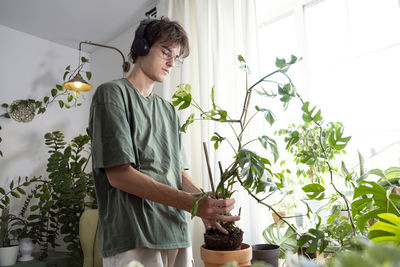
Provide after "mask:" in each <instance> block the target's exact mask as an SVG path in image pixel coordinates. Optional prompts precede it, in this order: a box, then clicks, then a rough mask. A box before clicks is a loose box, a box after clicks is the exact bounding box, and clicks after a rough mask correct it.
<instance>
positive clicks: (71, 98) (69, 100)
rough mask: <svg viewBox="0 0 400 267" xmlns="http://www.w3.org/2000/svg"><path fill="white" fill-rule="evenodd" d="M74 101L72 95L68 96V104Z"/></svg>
mask: <svg viewBox="0 0 400 267" xmlns="http://www.w3.org/2000/svg"><path fill="white" fill-rule="evenodd" d="M73 99H74V97H73V95H71V94H68V102H71V101H72V100H73Z"/></svg>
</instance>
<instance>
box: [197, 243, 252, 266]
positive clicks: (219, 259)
mask: <svg viewBox="0 0 400 267" xmlns="http://www.w3.org/2000/svg"><path fill="white" fill-rule="evenodd" d="M251 250H252V249H251V246H249V245H248V244H245V243H242V244H241V246H240V249H238V250H228V251H222V250H210V249H206V248H204V245H203V246H201V248H200V256H201V259H202V260H203V262H204V267H220V266H223V265H224V264H227V263H228V262H231V261H236V262H237V263H238V266H239V267H245V266H250V260H251V257H252V251H251Z"/></svg>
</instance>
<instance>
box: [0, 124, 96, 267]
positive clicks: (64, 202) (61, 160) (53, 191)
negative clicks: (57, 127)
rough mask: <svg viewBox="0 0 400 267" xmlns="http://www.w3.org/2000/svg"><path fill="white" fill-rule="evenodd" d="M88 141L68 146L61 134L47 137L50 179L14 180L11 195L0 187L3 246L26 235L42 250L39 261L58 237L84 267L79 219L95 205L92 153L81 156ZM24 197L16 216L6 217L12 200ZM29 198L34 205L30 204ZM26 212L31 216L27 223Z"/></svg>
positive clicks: (85, 138)
mask: <svg viewBox="0 0 400 267" xmlns="http://www.w3.org/2000/svg"><path fill="white" fill-rule="evenodd" d="M89 140H90V138H89V137H88V136H87V135H79V136H77V137H75V138H73V139H72V141H71V143H70V144H68V145H67V144H66V142H65V141H64V135H63V134H62V133H61V132H58V131H55V132H51V133H47V134H46V135H45V143H46V145H47V146H48V147H49V154H50V157H49V159H48V164H47V172H48V177H47V178H42V177H38V178H37V177H33V178H31V179H29V178H28V177H26V178H25V179H21V178H18V180H17V181H15V182H14V181H12V182H11V183H10V185H9V191H6V190H5V189H3V188H0V208H1V210H2V220H1V224H0V242H1V243H3V244H8V243H9V241H10V239H12V238H14V239H18V237H22V236H24V237H29V238H31V239H32V240H33V242H34V243H36V244H38V245H39V246H40V247H41V251H42V253H41V255H40V257H39V258H40V259H42V258H45V257H46V256H47V252H48V249H49V247H50V246H51V247H53V248H54V247H56V246H58V244H57V238H58V236H60V235H62V237H63V241H64V242H65V243H66V244H67V249H68V251H69V252H70V254H71V257H72V259H73V262H71V265H73V266H75V265H76V266H79V265H81V264H82V262H83V256H82V250H81V247H80V242H79V220H80V216H81V214H82V212H83V211H84V209H85V208H86V207H90V208H96V207H97V203H96V195H95V191H94V184H93V183H94V181H93V178H92V174H91V173H88V172H86V167H87V164H88V161H89V157H90V153H89V157H85V156H84V155H83V153H84V152H85V149H86V148H88V146H89V145H88V144H89ZM86 152H88V151H86ZM33 184H35V186H34V187H33V188H31V192H30V193H29V194H27V193H26V189H24V188H28V187H29V186H30V185H33ZM22 195H27V196H26V200H25V202H24V205H23V208H22V210H21V212H20V213H19V214H18V215H13V214H10V213H8V212H7V210H8V209H7V207H8V205H9V204H10V201H11V197H14V198H20V197H21V196H22ZM33 198H34V199H36V200H37V201H35V202H34V203H31V202H32V199H33ZM28 209H29V210H30V214H29V215H28V217H27V218H26V219H25V212H26V210H28Z"/></svg>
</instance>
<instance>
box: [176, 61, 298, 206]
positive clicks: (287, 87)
mask: <svg viewBox="0 0 400 267" xmlns="http://www.w3.org/2000/svg"><path fill="white" fill-rule="evenodd" d="M298 60H299V59H298V58H297V57H295V56H291V59H290V61H288V62H287V61H286V60H285V59H277V61H276V66H277V69H276V70H275V71H273V72H271V73H270V74H268V75H266V76H264V77H263V78H261V79H260V80H259V81H258V82H256V83H255V84H253V85H252V86H250V87H247V84H246V88H245V92H246V95H245V97H244V99H243V109H242V115H241V116H240V118H234V119H232V118H231V117H230V116H229V114H228V112H227V111H226V110H225V109H223V108H221V107H219V106H218V104H217V103H216V101H215V99H214V90H215V88H214V87H212V88H211V109H209V110H207V109H203V108H202V107H201V106H200V105H199V104H198V103H197V102H196V101H195V99H193V97H192V95H191V87H190V85H188V84H181V85H178V88H177V90H176V92H175V93H174V95H173V96H172V99H173V100H172V104H173V105H174V106H175V107H177V108H178V109H179V110H182V109H186V108H189V107H192V108H194V109H195V110H196V111H197V112H198V115H196V114H195V113H192V114H191V115H190V116H189V117H188V119H187V120H186V122H185V123H184V124H183V125H182V127H181V131H183V132H186V130H187V128H188V126H189V125H190V124H191V123H193V122H194V121H195V120H210V121H215V122H222V123H226V124H229V125H228V126H229V127H230V129H231V130H232V131H233V134H234V136H235V137H236V138H235V139H233V140H228V138H227V137H225V136H222V135H220V134H219V133H218V132H215V133H214V134H213V136H212V137H211V141H212V142H214V148H215V149H218V148H219V146H220V144H221V143H222V142H227V143H228V144H229V145H230V147H231V148H232V150H233V151H234V158H233V162H232V164H230V165H229V167H228V168H227V169H225V170H221V179H220V182H219V183H218V186H217V189H216V191H217V193H219V195H220V196H221V197H222V198H229V197H231V195H232V194H233V192H232V190H230V189H229V188H231V186H232V185H233V184H235V183H236V182H239V183H240V184H241V186H242V188H243V189H245V190H246V191H248V192H249V194H250V195H251V196H252V197H253V198H255V199H256V200H257V201H258V202H260V203H261V202H262V201H261V200H260V199H258V198H257V196H256V194H258V193H264V192H266V191H267V188H268V190H269V192H271V191H276V190H278V189H279V188H282V187H283V179H284V177H283V175H282V174H281V173H273V172H272V170H271V162H270V160H269V159H267V158H266V157H262V156H260V155H258V154H257V153H255V152H254V151H252V150H250V149H248V148H247V145H248V144H250V143H252V142H254V141H257V140H258V141H259V145H260V146H262V147H263V148H264V149H265V150H266V151H267V153H268V154H270V155H271V156H272V157H273V158H274V162H276V161H277V160H278V158H279V151H278V147H277V144H276V142H275V140H274V139H273V138H272V137H270V136H267V135H261V136H259V137H258V138H255V139H254V140H249V141H247V142H245V141H242V139H243V136H244V132H245V130H246V129H247V128H248V127H249V124H250V122H251V121H252V119H253V118H254V117H255V116H256V115H258V114H263V115H264V118H265V120H266V123H268V124H269V125H270V126H272V125H273V123H274V122H275V120H276V118H275V115H274V114H273V112H272V111H271V110H270V109H268V107H258V106H257V107H256V109H255V110H251V111H250V110H249V100H250V96H251V94H252V91H253V90H254V91H256V92H257V93H258V94H259V95H260V96H263V97H275V96H279V97H280V100H281V102H282V103H283V106H284V107H285V108H286V107H287V106H288V104H289V102H290V100H291V99H293V98H294V97H297V93H296V90H295V87H294V85H293V83H292V82H291V80H290V78H289V76H288V75H287V74H286V72H287V71H288V70H289V68H290V66H291V65H292V64H295V63H296V62H298ZM238 61H239V68H240V69H242V70H243V71H244V72H245V73H246V75H248V74H250V68H249V67H248V65H247V62H246V61H245V60H244V58H243V57H242V56H240V55H239V56H238ZM273 75H282V76H284V77H285V78H286V80H287V82H286V84H281V83H279V82H275V84H276V92H271V93H268V92H267V91H266V90H265V89H264V88H261V89H257V88H258V86H259V85H260V84H261V83H262V82H264V81H268V82H271V80H270V79H269V77H271V76H273ZM246 78H247V76H246ZM249 112H251V113H253V114H249V116H248V117H247V115H248V113H249ZM247 119H248V120H247ZM234 123H237V125H240V128H239V126H238V127H235V126H234V125H233V124H234ZM238 128H239V130H238ZM221 169H222V167H221ZM276 178H277V179H278V180H279V181H277V180H276ZM197 197H198V198H197V199H200V198H204V197H205V195H204V194H201V195H199V196H197ZM197 203H198V201H197V202H195V203H194V206H196V205H197ZM263 204H264V205H267V206H268V204H266V203H264V202H263ZM192 214H193V212H192Z"/></svg>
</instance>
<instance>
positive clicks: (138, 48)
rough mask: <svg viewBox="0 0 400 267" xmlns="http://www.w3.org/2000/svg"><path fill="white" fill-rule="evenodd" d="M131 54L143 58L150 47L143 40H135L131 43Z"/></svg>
mask: <svg viewBox="0 0 400 267" xmlns="http://www.w3.org/2000/svg"><path fill="white" fill-rule="evenodd" d="M132 47H133V52H134V53H135V55H137V56H145V55H147V54H148V53H149V51H150V45H149V42H148V41H147V40H146V39H144V38H141V39H137V40H135V41H134V42H133V46H132Z"/></svg>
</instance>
